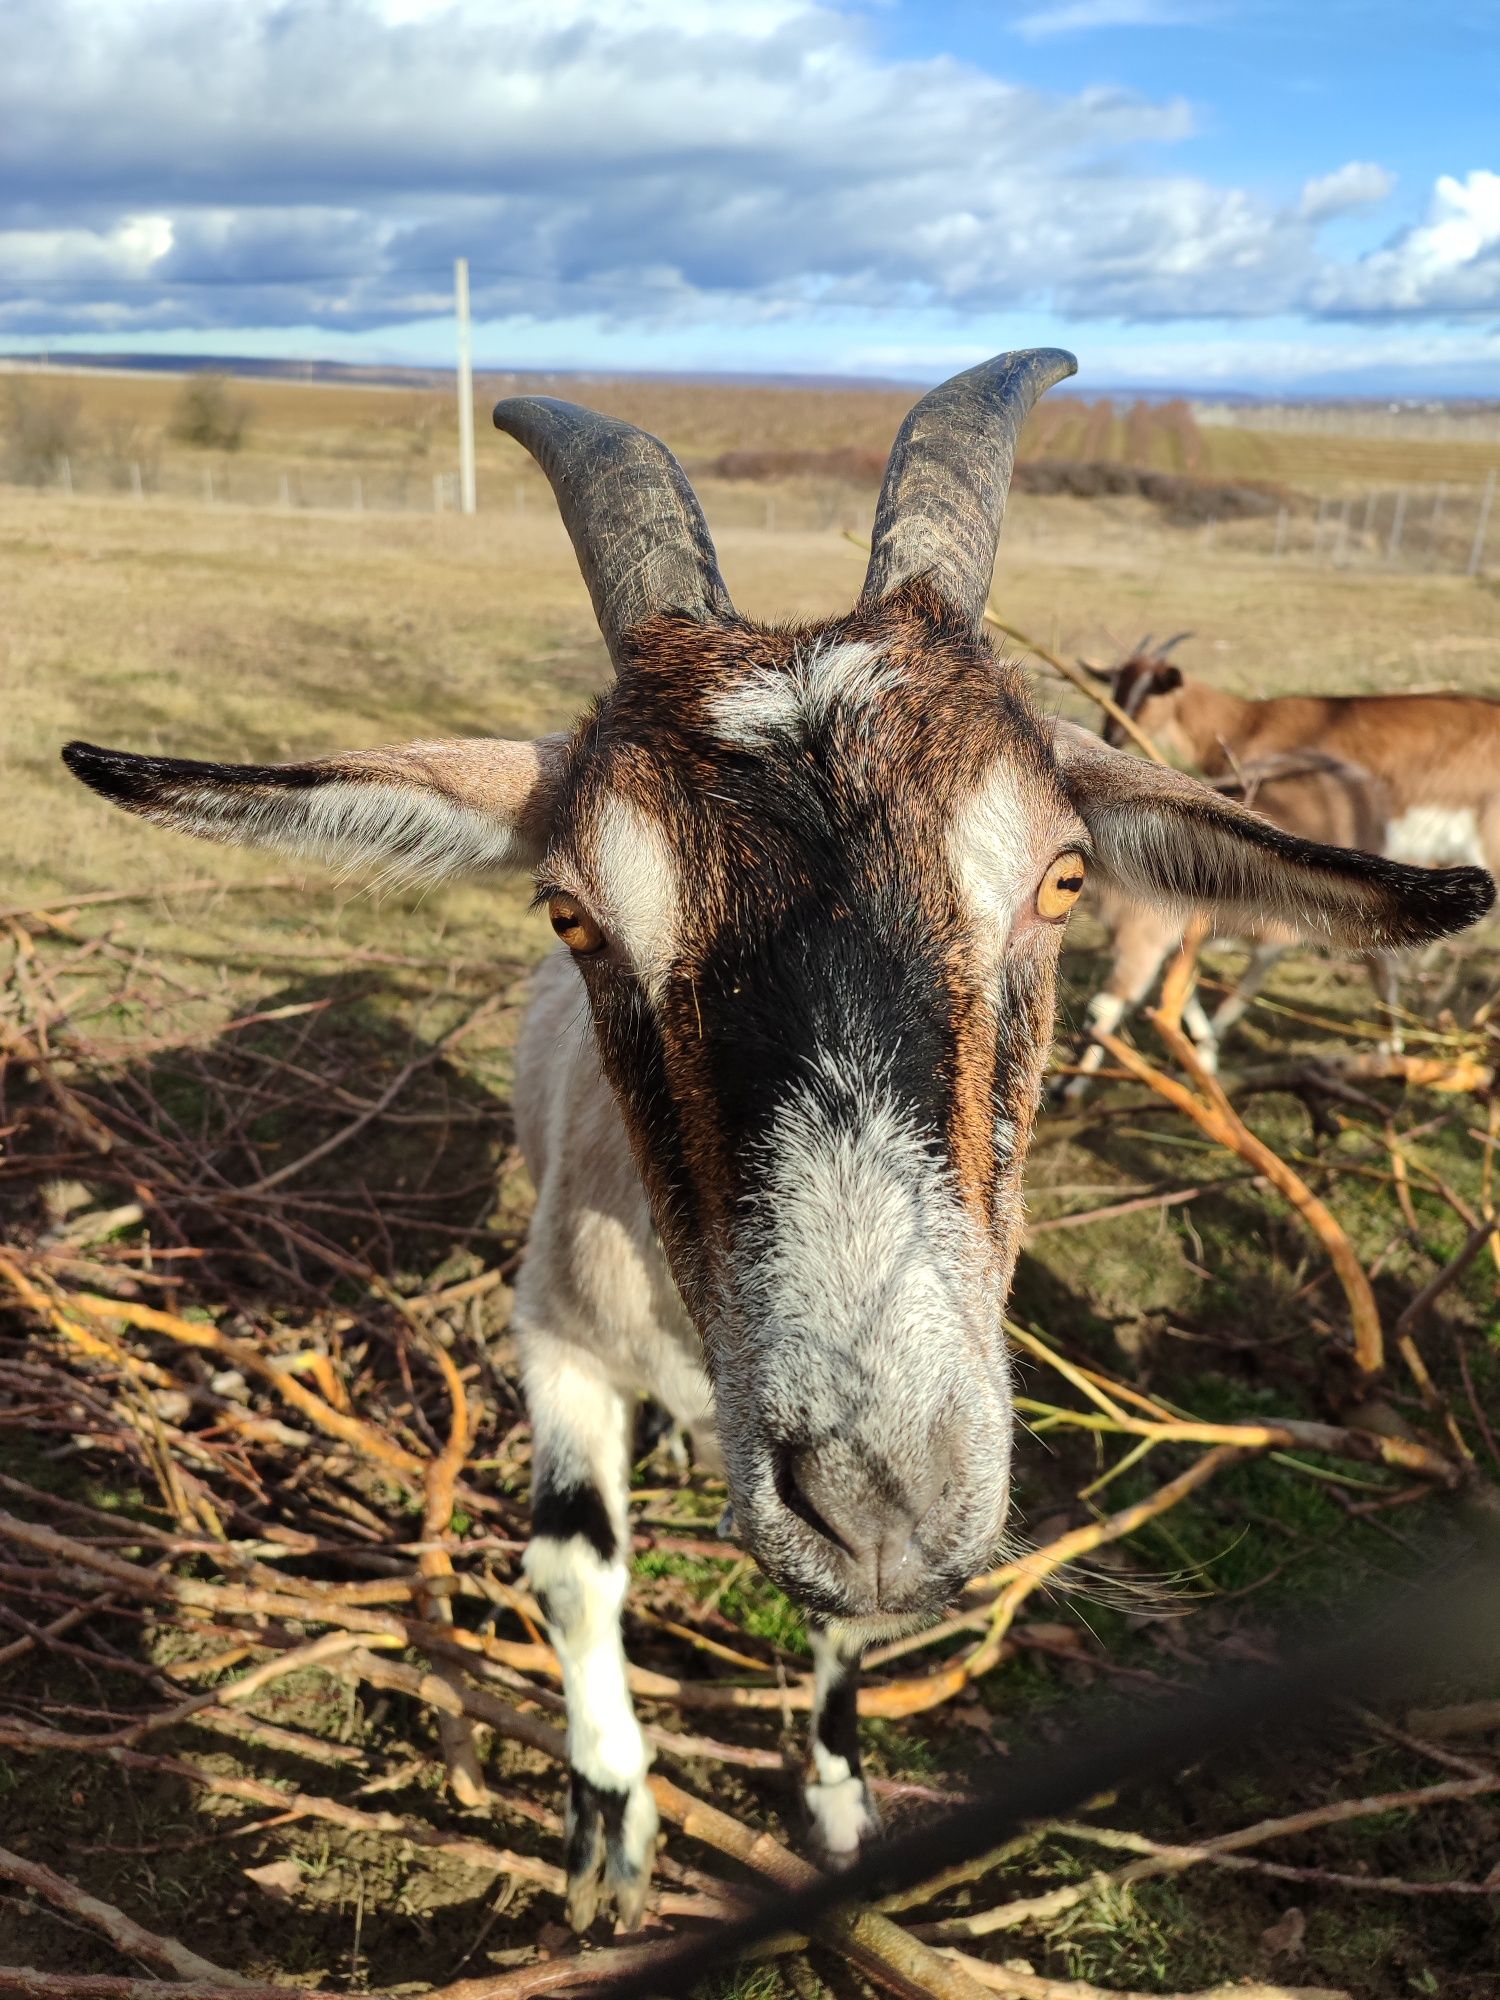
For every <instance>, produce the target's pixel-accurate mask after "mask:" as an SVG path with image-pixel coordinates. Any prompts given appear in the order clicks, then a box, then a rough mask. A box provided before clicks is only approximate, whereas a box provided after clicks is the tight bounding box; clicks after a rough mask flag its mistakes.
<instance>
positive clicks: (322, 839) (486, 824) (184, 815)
mask: <svg viewBox="0 0 1500 2000" xmlns="http://www.w3.org/2000/svg"><path fill="white" fill-rule="evenodd" d="M567 753H568V738H567V737H566V736H544V737H541V738H540V739H539V740H538V741H537V742H535V743H507V742H501V741H499V740H496V739H491V738H485V737H470V738H464V739H458V740H454V741H452V742H446V743H405V744H397V745H393V746H392V747H390V748H388V749H381V750H350V751H346V752H345V753H344V754H343V755H341V756H337V757H321V758H318V759H316V760H315V761H313V762H311V763H307V764H196V763H189V762H188V761H186V760H185V759H183V758H179V757H137V756H133V755H132V754H131V753H130V752H129V751H126V750H101V749H98V748H96V747H95V746H94V745H93V744H92V743H70V744H68V746H67V748H66V749H65V750H64V751H63V753H62V754H63V762H64V763H65V764H66V765H67V767H68V769H69V770H70V771H71V772H72V773H73V775H74V777H75V778H81V779H82V780H83V782H84V784H86V785H88V786H90V787H91V788H92V789H93V790H94V791H96V792H98V793H99V794H100V796H101V797H103V798H106V799H109V800H111V801H112V802H113V803H114V804H115V805H118V806H123V807H124V808H125V810H126V811H127V812H133V813H138V814H139V815H140V817H141V818H142V819H149V820H154V821H156V823H157V824H158V825H160V826H170V827H176V828H177V829H178V830H179V831H180V832H182V833H194V834H198V835H201V836H202V837H203V838H204V839H206V840H221V841H232V842H237V843H240V844H242V845H245V846H248V847H274V848H279V849H281V850H283V851H284V852H289V853H293V854H299V855H309V856H312V857H314V858H315V859H317V860H319V861H327V862H331V863H333V864H335V865H336V866H339V867H344V868H364V867H373V868H375V869H378V870H379V871H380V873H381V874H383V875H393V876H404V877H409V878H414V879H419V880H425V881H436V880H437V879H438V878H439V877H441V876H444V875H454V874H458V873H461V872H463V871H464V870H467V869H478V868H527V867H530V866H532V865H533V864H534V863H535V862H536V861H537V860H538V859H539V858H540V856H541V854H542V852H543V850H544V849H545V847H546V844H547V838H548V833H549V830H550V827H551V823H552V812H553V807H554V805H555V803H556V799H557V794H558V790H559V787H560V785H561V783H562V779H563V776H564V774H565V772H566V769H567V762H568V754H567Z"/></svg>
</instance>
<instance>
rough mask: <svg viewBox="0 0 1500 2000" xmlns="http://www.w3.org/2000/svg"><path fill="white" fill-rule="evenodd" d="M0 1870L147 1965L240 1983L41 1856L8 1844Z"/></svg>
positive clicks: (213, 1981)
mask: <svg viewBox="0 0 1500 2000" xmlns="http://www.w3.org/2000/svg"><path fill="white" fill-rule="evenodd" d="M0 1875H3V1876H4V1877H5V1878H6V1879H7V1880H8V1881H11V1882H17V1883H19V1884H20V1886H21V1887H22V1888H23V1889H29V1890H30V1892H31V1893H32V1895H34V1896H41V1897H43V1898H44V1899H45V1900H46V1901H47V1902H49V1903H51V1904H52V1905H53V1907H54V1908H56V1909H59V1910H63V1911H65V1912H66V1913H67V1915H68V1916H70V1917H73V1918H75V1919H76V1920H77V1921H78V1922H80V1923H85V1924H89V1925H91V1926H92V1928H93V1929H94V1930H96V1931H102V1932H103V1934H104V1935H105V1937H107V1938H108V1939H109V1941H110V1943H111V1944H112V1945H114V1946H116V1947H117V1949H119V1950H120V1951H123V1952H124V1953H125V1954H126V1955H127V1956H128V1957H130V1958H143V1959H145V1961H146V1962H147V1964H148V1965H159V1966H161V1967H162V1968H163V1969H164V1970H165V1971H167V1972H170V1973H173V1974H174V1975H175V1976H176V1977H177V1978H179V1979H200V1980H205V1981H207V1982H208V1983H209V1984H210V1985H213V1986H216V1987H220V1988H222V1987H226V1986H229V1987H237V1986H238V1985H239V1984H240V1980H239V1975H238V1974H237V1973H233V1972H226V1971H225V1970H224V1968H223V1967H222V1966H219V1965H215V1964H214V1963H213V1962H212V1960H210V1959H207V1958H200V1957H199V1956H198V1954H197V1952H195V1951H189V1950H188V1948H187V1946H186V1945H185V1944H179V1943H178V1942H177V1940H176V1938H169V1937H162V1936H161V1935H160V1934H159V1933H158V1932H156V1931H148V1930H147V1929H146V1927H145V1925H144V1924H138V1923H137V1922H136V1920H135V1918H134V1917H127V1916H126V1914H125V1912H124V1911H123V1910H119V1909H116V1908H115V1906H114V1904H113V1903H106V1902H102V1901H101V1900H100V1898H99V1897H98V1896H91V1895H89V1894H88V1892H87V1891H86V1890H84V1889H80V1888H77V1887H76V1886H75V1885H74V1884H73V1883H72V1882H69V1881H68V1880H67V1879H66V1878H65V1877H64V1876H62V1875H59V1874H57V1873H56V1872H55V1871H54V1870H53V1869H51V1868H48V1867H46V1866H45V1865H44V1864H43V1863H42V1862H40V1861H28V1860H26V1858H25V1857H24V1856H23V1855H20V1854H12V1853H11V1851H10V1849H9V1848H6V1847H0Z"/></svg>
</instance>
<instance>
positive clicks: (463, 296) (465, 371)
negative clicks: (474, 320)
mask: <svg viewBox="0 0 1500 2000" xmlns="http://www.w3.org/2000/svg"><path fill="white" fill-rule="evenodd" d="M453 289H454V293H455V295H456V302H457V306H458V473H459V485H460V487H461V489H462V496H463V497H462V506H463V510H464V512H465V513H466V514H472V513H473V512H474V506H475V500H474V365H473V356H472V354H471V352H470V346H469V260H468V258H467V257H458V258H455V260H454V264H453Z"/></svg>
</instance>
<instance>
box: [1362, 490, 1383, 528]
mask: <svg viewBox="0 0 1500 2000" xmlns="http://www.w3.org/2000/svg"><path fill="white" fill-rule="evenodd" d="M1379 498H1380V495H1379V494H1378V493H1376V492H1374V491H1373V490H1372V491H1371V492H1369V493H1367V494H1366V495H1365V512H1364V519H1363V520H1362V521H1361V522H1360V524H1359V532H1360V533H1361V534H1362V535H1368V534H1369V532H1370V530H1371V528H1372V527H1373V526H1374V525H1375V503H1376V502H1377V501H1378V500H1379Z"/></svg>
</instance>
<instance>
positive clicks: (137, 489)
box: [130, 459, 145, 500]
mask: <svg viewBox="0 0 1500 2000" xmlns="http://www.w3.org/2000/svg"><path fill="white" fill-rule="evenodd" d="M130 490H131V492H132V493H133V494H134V495H135V497H136V499H137V500H142V499H144V498H145V489H144V488H143V487H142V485H141V468H140V466H139V465H138V464H137V463H136V461H135V460H134V459H132V460H131V461H130Z"/></svg>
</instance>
